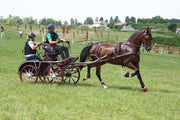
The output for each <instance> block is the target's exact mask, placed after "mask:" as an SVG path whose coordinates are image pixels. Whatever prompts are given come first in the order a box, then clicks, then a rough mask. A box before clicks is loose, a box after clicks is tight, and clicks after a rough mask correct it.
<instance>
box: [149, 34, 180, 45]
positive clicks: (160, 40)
mask: <svg viewBox="0 0 180 120" xmlns="http://www.w3.org/2000/svg"><path fill="white" fill-rule="evenodd" d="M155 43H156V44H160V45H170V46H175V47H180V36H175V37H173V38H167V37H153V40H152V44H155Z"/></svg>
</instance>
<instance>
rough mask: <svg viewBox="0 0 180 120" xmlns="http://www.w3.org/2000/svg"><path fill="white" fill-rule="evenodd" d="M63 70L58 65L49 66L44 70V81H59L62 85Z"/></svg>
mask: <svg viewBox="0 0 180 120" xmlns="http://www.w3.org/2000/svg"><path fill="white" fill-rule="evenodd" d="M62 76H63V75H62V70H61V68H60V67H58V66H49V67H47V68H46V70H45V71H44V76H43V77H44V82H45V83H46V84H48V83H50V82H51V83H52V84H54V83H57V84H58V85H60V84H61V83H62V80H63V77H62Z"/></svg>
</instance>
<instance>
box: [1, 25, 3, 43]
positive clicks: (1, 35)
mask: <svg viewBox="0 0 180 120" xmlns="http://www.w3.org/2000/svg"><path fill="white" fill-rule="evenodd" d="M3 36H4V26H3V25H1V40H2V37H3Z"/></svg>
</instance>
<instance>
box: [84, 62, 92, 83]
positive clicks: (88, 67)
mask: <svg viewBox="0 0 180 120" xmlns="http://www.w3.org/2000/svg"><path fill="white" fill-rule="evenodd" d="M90 77H91V66H89V65H88V66H87V76H86V77H84V78H83V81H85V80H87V79H88V78H90Z"/></svg>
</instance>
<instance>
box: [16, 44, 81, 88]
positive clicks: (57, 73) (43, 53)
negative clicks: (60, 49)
mask: <svg viewBox="0 0 180 120" xmlns="http://www.w3.org/2000/svg"><path fill="white" fill-rule="evenodd" d="M49 49H51V47H50V46H49V45H48V44H46V43H44V44H43V45H42V48H40V49H39V50H38V51H39V52H38V56H39V57H40V58H43V59H41V60H40V61H39V60H27V61H24V62H22V63H21V64H20V66H19V68H18V73H19V76H20V80H21V81H22V82H25V81H26V82H30V83H36V82H37V80H38V79H40V80H41V81H42V82H44V83H46V84H48V83H57V84H58V85H60V84H61V83H62V82H65V83H74V84H76V83H77V82H78V81H79V78H80V70H79V68H78V66H74V63H75V62H76V60H77V59H78V57H70V58H67V59H65V60H58V57H57V55H56V54H55V53H54V51H53V50H52V51H50V50H49Z"/></svg>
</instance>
